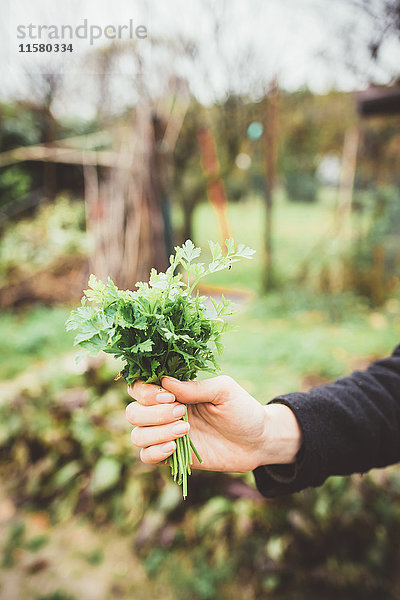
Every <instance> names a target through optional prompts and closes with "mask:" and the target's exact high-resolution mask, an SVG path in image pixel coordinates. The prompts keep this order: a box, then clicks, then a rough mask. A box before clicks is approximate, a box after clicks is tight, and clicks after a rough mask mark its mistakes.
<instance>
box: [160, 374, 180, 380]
mask: <svg viewBox="0 0 400 600" xmlns="http://www.w3.org/2000/svg"><path fill="white" fill-rule="evenodd" d="M164 379H169V380H170V381H179V379H176V378H175V377H170V376H169V375H166V376H165V377H163V378H162V381H163V380H164Z"/></svg>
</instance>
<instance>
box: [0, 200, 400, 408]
mask: <svg viewBox="0 0 400 600" xmlns="http://www.w3.org/2000/svg"><path fill="white" fill-rule="evenodd" d="M229 221H230V225H231V228H232V233H233V235H234V237H235V239H236V240H237V241H238V242H243V243H245V244H249V245H251V246H252V247H253V248H255V249H256V250H257V254H256V256H255V258H254V260H252V261H242V262H240V263H238V264H237V265H234V266H233V269H232V270H231V271H227V272H225V271H223V272H221V273H216V274H214V275H213V276H210V278H209V280H208V281H209V283H210V284H214V285H223V286H224V287H231V288H242V289H245V290H250V291H251V292H252V293H253V300H251V301H246V302H244V303H243V305H242V306H241V311H240V314H239V315H238V316H236V317H234V318H233V324H234V325H235V329H236V330H235V331H232V332H230V333H228V334H227V335H226V338H225V352H224V354H223V357H222V360H221V366H222V370H223V372H225V373H229V374H230V375H232V376H233V377H235V378H236V379H238V380H239V381H240V382H241V383H242V384H243V385H244V386H245V387H246V388H247V389H248V390H249V391H250V392H252V393H254V394H255V395H256V397H257V398H259V399H260V400H261V401H266V400H268V399H269V398H271V397H272V396H274V395H276V394H279V393H284V392H289V391H293V390H298V389H301V388H302V387H303V386H306V385H307V382H308V383H309V382H310V381H309V380H308V378H309V376H313V377H314V376H316V377H320V378H323V379H326V380H329V379H332V378H334V377H338V376H341V375H345V374H347V373H349V372H350V371H351V370H352V369H353V368H354V367H356V366H358V362H357V359H359V358H374V357H378V356H384V355H386V354H388V353H389V352H390V351H391V349H392V348H393V347H394V345H395V344H396V343H397V341H398V339H399V337H400V335H399V334H400V326H399V319H398V316H399V313H400V304H399V302H397V301H395V300H392V301H391V302H389V303H388V305H387V306H386V307H385V308H383V309H382V310H380V311H376V310H375V311H372V310H371V309H368V307H367V306H366V304H365V302H362V301H361V300H359V299H357V298H356V297H355V296H353V295H349V294H341V295H337V296H332V295H318V294H315V293H314V292H313V291H311V290H308V289H306V288H305V287H304V286H303V287H299V285H298V284H297V285H294V284H293V283H292V284H290V279H291V278H292V276H293V275H295V274H296V273H297V272H298V270H299V268H300V266H301V264H302V262H303V261H304V260H305V259H306V258H307V257H309V256H311V255H312V252H313V248H314V246H315V244H317V243H318V242H320V241H321V240H322V239H323V237H324V235H326V231H327V230H328V229H329V228H330V226H331V222H332V210H331V208H330V202H329V199H327V200H326V201H324V202H321V203H319V204H317V205H304V204H291V203H287V202H285V201H284V199H283V198H278V201H277V205H276V210H275V242H274V246H275V257H276V269H277V272H278V273H279V278H280V280H281V281H285V282H286V284H285V286H284V287H283V288H282V289H278V290H276V291H274V292H273V293H270V294H268V295H267V296H265V297H260V296H259V295H258V294H257V292H258V290H259V288H260V278H261V272H262V239H263V238H262V235H263V207H262V204H261V202H260V201H259V200H256V199H253V200H249V201H248V202H246V203H237V204H231V205H230V207H229ZM207 239H213V240H216V239H219V233H218V226H217V223H216V219H215V215H214V213H213V209H212V207H211V206H210V205H209V204H208V203H207V204H202V205H201V206H199V207H198V209H197V211H196V213H195V242H196V243H197V244H200V245H201V246H202V247H206V246H207ZM288 282H289V283H288ZM69 311H70V308H69V307H68V308H66V307H53V308H47V307H36V308H33V309H31V310H30V311H27V312H21V313H11V312H8V313H3V314H2V315H1V316H0V339H1V340H2V344H1V346H0V379H11V378H12V377H14V376H15V375H17V374H18V373H21V372H23V371H24V370H25V369H27V368H28V367H34V366H35V365H36V366H38V365H43V363H45V362H46V361H47V360H49V359H53V358H55V357H57V356H62V355H63V354H65V353H73V347H72V339H73V336H72V335H71V333H66V332H65V328H64V322H65V319H66V318H67V316H68V314H69ZM305 378H306V380H305ZM315 381H318V380H317V379H316V380H315ZM311 383H312V381H311Z"/></svg>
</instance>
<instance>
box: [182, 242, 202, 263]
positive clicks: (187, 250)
mask: <svg viewBox="0 0 400 600" xmlns="http://www.w3.org/2000/svg"><path fill="white" fill-rule="evenodd" d="M200 254H201V248H196V247H195V245H194V244H193V242H192V240H186V242H185V243H184V244H183V245H182V258H184V259H185V260H187V262H188V263H191V262H192V260H194V259H195V258H198V257H199V256H200Z"/></svg>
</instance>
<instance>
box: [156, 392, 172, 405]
mask: <svg viewBox="0 0 400 600" xmlns="http://www.w3.org/2000/svg"><path fill="white" fill-rule="evenodd" d="M156 400H157V402H160V404H164V402H165V403H169V402H175V396H174V395H173V394H170V393H169V392H161V393H160V394H157V396H156Z"/></svg>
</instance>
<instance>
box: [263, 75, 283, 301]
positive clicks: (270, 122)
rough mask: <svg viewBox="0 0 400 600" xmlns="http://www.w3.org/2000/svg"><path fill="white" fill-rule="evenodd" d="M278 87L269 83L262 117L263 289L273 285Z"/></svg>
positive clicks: (274, 81)
mask: <svg viewBox="0 0 400 600" xmlns="http://www.w3.org/2000/svg"><path fill="white" fill-rule="evenodd" d="M279 100H280V98H279V87H278V82H277V80H276V79H274V80H273V82H272V83H271V86H270V89H269V92H268V95H267V107H266V111H265V119H264V142H265V146H264V147H265V192H264V199H265V217H266V220H265V246H264V273H263V288H264V290H265V291H267V290H269V289H271V288H272V287H273V285H274V265H273V245H272V218H273V193H274V188H275V184H276V172H277V160H278V137H279Z"/></svg>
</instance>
